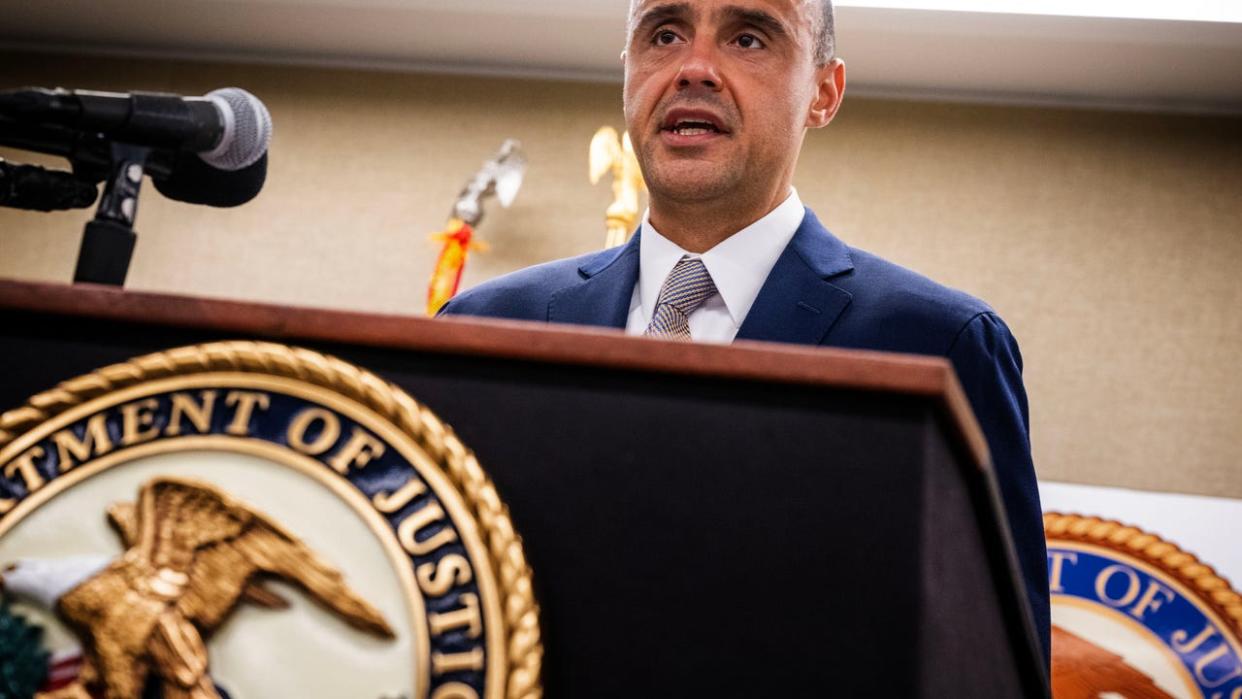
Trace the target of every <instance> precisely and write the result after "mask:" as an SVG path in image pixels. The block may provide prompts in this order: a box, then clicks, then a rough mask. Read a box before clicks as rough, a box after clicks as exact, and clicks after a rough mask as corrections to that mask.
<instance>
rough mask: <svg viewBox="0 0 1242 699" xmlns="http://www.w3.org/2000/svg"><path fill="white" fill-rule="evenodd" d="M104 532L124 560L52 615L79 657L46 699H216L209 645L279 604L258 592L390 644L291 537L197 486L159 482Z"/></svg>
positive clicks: (118, 512)
mask: <svg viewBox="0 0 1242 699" xmlns="http://www.w3.org/2000/svg"><path fill="white" fill-rule="evenodd" d="M108 517H109V521H110V522H111V523H112V525H113V526H114V527H115V528H116V530H117V532H118V533H119V534H120V536H121V538H122V540H123V541H124V543H125V546H126V551H125V553H124V554H122V555H121V556H120V557H119V558H116V559H115V560H112V561H111V562H110V563H108V564H107V565H106V566H105V567H104V568H103V569H102V570H99V571H98V572H96V573H94V574H93V575H91V576H90V577H88V578H86V579H85V580H84V581H82V582H80V583H78V584H77V585H75V586H73V587H71V588H70V589H68V591H67V592H65V593H64V594H63V595H61V596H60V598H59V600H57V602H56V611H57V612H59V614H60V615H61V616H62V617H63V618H64V619H65V620H66V621H67V622H68V623H69V625H70V626H71V627H72V628H73V629H74V630H75V632H76V633H77V634H78V636H79V638H80V639H81V641H82V645H83V666H82V672H81V675H80V676H79V678H78V680H77V681H76V682H75V683H73V684H71V685H69V686H68V687H65V688H63V689H60V690H57V691H55V692H50V693H47V694H43V695H41V696H42V697H44V698H46V699H65V698H67V697H75V698H84V697H90V696H102V697H105V698H107V699H129V698H132V697H138V696H141V695H142V693H143V688H144V686H146V684H147V683H148V682H153V683H157V684H158V685H159V686H160V688H161V690H162V696H163V697H165V698H166V699H212V698H215V697H219V693H218V692H217V691H216V688H215V685H214V684H213V683H212V681H211V679H210V677H209V675H208V657H207V655H208V654H207V647H206V640H207V639H208V638H210V637H211V635H212V633H213V632H214V631H215V630H216V629H217V628H219V627H220V625H221V624H222V623H223V622H224V621H225V620H226V619H227V618H228V616H229V614H230V613H231V612H232V611H233V610H234V609H235V608H236V607H237V605H238V604H239V603H240V602H241V601H242V600H243V599H245V600H247V601H251V602H254V603H256V604H260V605H263V606H267V607H284V606H287V603H286V602H285V601H284V600H283V599H282V598H280V597H279V596H278V595H276V594H275V593H273V592H271V591H269V590H268V589H266V588H264V587H263V585H262V583H263V580H264V579H265V578H266V579H271V578H275V579H280V580H284V581H287V582H289V583H292V584H294V585H296V586H298V587H300V588H301V589H302V590H304V591H305V592H306V593H307V594H308V595H309V596H310V597H311V598H312V599H314V600H315V601H316V602H317V603H319V604H320V605H322V606H323V607H324V608H326V609H327V610H329V611H331V612H333V613H335V614H336V615H338V616H340V617H341V618H342V619H343V620H344V621H345V622H347V623H348V624H350V625H351V626H354V627H356V628H358V629H360V630H362V631H364V632H366V633H369V634H373V635H375V636H379V637H382V638H392V637H394V634H393V631H392V629H391V628H390V627H389V625H388V623H387V622H386V621H385V620H384V617H383V616H382V615H381V614H380V613H379V612H378V611H377V610H376V609H375V608H373V607H372V606H371V605H370V604H368V603H367V602H366V601H365V600H363V599H362V597H360V596H359V595H358V594H357V593H356V592H354V591H353V590H351V589H350V587H349V586H348V585H347V584H346V582H345V578H344V576H343V575H342V574H341V572H340V571H339V570H337V569H336V568H333V567H332V566H330V565H329V564H327V563H326V562H324V561H323V560H322V559H321V558H320V557H319V556H318V555H316V554H315V553H314V552H313V551H312V550H311V549H310V548H308V547H307V546H306V545H305V544H303V543H302V542H301V541H300V540H299V539H298V538H297V537H295V536H293V535H292V534H290V533H289V532H287V531H285V530H284V529H283V528H282V527H280V526H279V525H278V524H276V523H275V522H273V521H271V520H270V519H268V518H267V517H265V516H264V515H263V514H261V513H259V512H257V511H255V510H254V509H252V508H250V507H248V506H246V505H244V504H242V503H240V502H238V501H237V500H235V499H233V498H231V497H230V496H228V495H226V494H225V493H224V492H222V491H220V490H219V489H217V488H215V487H213V486H211V485H208V484H206V483H203V482H199V481H194V480H188V479H178V478H166V477H165V478H158V479H155V480H152V481H150V482H148V483H147V484H145V485H144V486H143V487H142V488H141V489H140V491H139V495H138V501H137V503H134V504H128V503H121V504H117V505H113V506H112V507H111V508H109V511H108Z"/></svg>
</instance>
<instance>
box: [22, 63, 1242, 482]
mask: <svg viewBox="0 0 1242 699" xmlns="http://www.w3.org/2000/svg"><path fill="white" fill-rule="evenodd" d="M23 84H31V85H64V86H71V87H94V88H99V89H131V90H132V89H152V90H166V91H171V92H177V93H182V94H202V93H204V92H206V91H208V90H211V89H213V88H216V87H221V86H225V85H238V86H241V87H245V88H247V89H250V90H252V91H253V92H255V93H256V94H258V95H260V96H261V97H262V98H263V100H264V101H265V102H266V103H267V104H268V105H269V107H270V108H271V110H272V113H273V117H274V119H275V123H276V135H275V140H274V142H273V145H272V164H271V172H270V174H269V177H268V182H267V186H266V188H265V190H264V192H263V194H262V195H260V197H259V198H258V199H257V200H255V201H254V202H252V203H251V204H250V205H247V206H245V207H242V208H239V209H230V210H212V209H208V208H203V207H191V206H187V205H183V204H177V203H174V202H169V201H165V200H163V199H162V198H161V197H159V196H158V195H157V194H156V193H155V192H154V190H153V189H151V188H150V187H148V188H147V194H146V195H145V197H144V199H143V201H142V205H141V207H140V215H139V219H138V226H137V230H138V231H139V241H138V248H137V252H136V254H135V256H134V261H133V266H132V267H131V270H130V275H129V281H128V286H129V287H130V288H134V289H145V290H158V291H172V292H180V293H188V294H201V295H207V296H224V297H232V298H241V299H253V300H259V301H269V302H278V303H289V304H302V305H314V306H330V307H339V308H349V309H362V310H370V311H383V312H392V313H421V309H422V308H423V304H424V298H425V293H426V281H427V277H428V274H429V272H430V270H431V267H432V264H433V262H434V259H435V254H436V252H437V250H436V248H435V247H434V246H432V245H431V244H430V243H428V242H427V234H428V233H430V232H431V231H433V230H437V229H439V228H440V227H441V226H442V225H443V223H444V217H445V214H446V213H447V211H448V207H449V206H450V204H451V202H452V201H453V198H454V195H455V194H456V193H457V191H458V189H459V188H460V187H461V185H462V184H463V182H464V180H465V178H466V177H467V176H469V175H470V174H471V173H473V172H474V170H475V169H476V168H477V167H478V165H479V164H480V162H481V161H482V160H484V159H485V158H486V157H487V156H488V155H489V154H490V153H491V152H492V151H494V149H495V148H497V147H498V146H499V144H500V142H501V141H502V140H503V139H504V138H506V137H517V138H519V139H521V140H522V142H523V144H524V146H525V149H526V151H527V153H528V155H529V157H530V160H531V168H530V171H529V174H528V178H527V181H526V183H525V185H524V187H523V189H522V192H521V193H520V195H519V197H518V200H517V203H516V204H515V205H514V207H513V208H512V209H510V210H507V211H506V210H501V209H500V208H499V207H497V206H496V205H495V202H492V204H491V206H490V207H489V213H488V215H487V218H486V219H485V221H484V223H483V225H482V227H481V230H480V234H481V236H482V237H483V238H484V239H486V240H487V241H488V242H490V243H491V244H492V246H493V249H492V252H491V253H489V254H487V255H482V256H476V257H474V258H472V259H471V261H470V265H469V267H468V271H467V273H466V276H465V280H464V281H465V285H467V286H469V285H473V284H476V283H478V282H480V281H482V280H484V279H487V278H490V277H492V276H495V275H497V274H501V273H504V272H507V271H510V270H513V269H517V268H519V267H522V266H525V265H528V264H532V263H535V262H540V261H543V260H547V259H551V258H555V257H562V256H567V255H575V254H580V253H583V252H587V251H590V250H592V249H595V248H596V247H598V246H599V244H600V242H601V241H602V236H603V228H602V212H603V210H604V208H605V207H606V206H607V204H608V202H609V199H610V193H609V191H608V189H607V187H605V186H603V185H601V186H599V187H592V186H590V184H589V183H588V182H587V180H586V146H587V143H588V141H589V139H590V137H591V134H592V133H593V132H594V130H595V129H596V128H597V127H598V126H600V125H603V124H612V125H614V126H618V127H619V126H621V116H620V99H619V88H618V87H617V86H616V85H586V84H575V83H558V82H530V81H522V82H519V81H509V80H496V79H479V78H460V77H428V76H420V75H403V74H386V73H368V72H349V71H330V70H310V69H293V68H272V67H251V66H238V65H198V64H188V63H175V62H168V63H156V62H144V63H138V62H134V61H124V60H102V59H89V60H88V59H72V58H53V57H47V56H20V55H13V54H2V53H0V86H16V85H23ZM0 155H3V156H5V157H9V158H11V159H13V158H18V157H20V158H22V159H24V160H30V159H31V158H29V156H26V155H25V154H15V153H13V152H11V151H0ZM43 162H50V161H43ZM796 184H797V186H798V188H799V191H800V193H801V195H802V198H803V199H804V201H806V202H807V203H808V204H810V205H811V206H813V207H814V208H815V209H816V210H817V211H818V213H819V214H820V217H821V218H822V219H823V220H824V221H825V223H827V225H828V226H829V227H830V228H831V229H833V230H834V232H836V233H837V234H838V235H840V236H841V237H843V238H844V239H846V240H847V241H848V242H850V243H852V244H854V245H857V246H860V247H863V248H867V249H870V250H872V251H874V252H877V253H879V254H881V255H884V256H886V257H889V258H890V259H892V260H894V261H897V262H899V263H901V264H904V265H907V266H910V267H913V268H915V269H917V270H919V271H922V272H923V273H925V274H928V275H929V276H932V277H934V278H936V279H938V280H940V281H943V282H945V283H948V284H951V285H954V286H957V287H959V288H962V289H964V290H966V291H969V292H971V293H973V294H976V295H978V296H981V297H983V298H985V299H987V300H988V301H989V302H991V303H992V304H993V306H995V307H996V308H997V309H998V310H999V311H1000V312H1001V314H1002V315H1003V316H1004V317H1005V318H1006V319H1007V320H1008V322H1009V323H1010V325H1011V326H1012V327H1013V329H1014V332H1015V333H1016V334H1017V336H1018V338H1019V340H1020V341H1021V343H1022V348H1023V352H1024V355H1025V357H1026V368H1027V371H1026V377H1027V386H1028V390H1029V392H1030V394H1031V404H1032V421H1033V428H1032V431H1033V440H1034V449H1035V458H1036V465H1037V468H1038V470H1039V473H1040V475H1041V477H1043V478H1047V479H1055V480H1065V481H1073V482H1080V483H1093V484H1106V485H1118V486H1126V487H1133V488H1142V489H1152V490H1171V491H1180V492H1192V493H1203V494H1213V495H1227V496H1233V497H1242V370H1240V369H1239V367H1238V365H1237V360H1238V357H1239V356H1240V355H1242V281H1239V274H1238V270H1239V269H1240V268H1242V120H1238V119H1224V118H1201V117H1189V116H1159V115H1139V114H1115V113H1105V112H1087V111H1063V110H1052V109H1026V108H1008V107H984V106H949V105H939V104H928V103H903V102H891V101H874V100H865V99H850V100H847V102H846V104H845V107H844V110H843V112H842V113H841V116H840V117H839V119H838V120H837V122H836V123H834V124H833V125H832V126H831V127H830V128H828V129H827V130H824V131H820V132H815V133H813V134H811V136H810V137H809V138H808V141H807V146H806V148H805V150H804V153H803V159H802V164H801V167H800V170H799V174H798V178H797V182H796ZM87 218H88V214H87V213H61V214H55V215H44V214H30V213H19V212H14V211H9V210H0V277H12V278H19V279H34V280H54V281H68V280H69V279H70V276H71V274H72V269H73V264H74V260H75V257H76V254H77V245H78V242H79V237H80V234H81V229H82V224H83V223H84V222H85V220H86V219H87Z"/></svg>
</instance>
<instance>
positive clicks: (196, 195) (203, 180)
mask: <svg viewBox="0 0 1242 699" xmlns="http://www.w3.org/2000/svg"><path fill="white" fill-rule="evenodd" d="M151 179H152V182H154V184H155V188H156V189H157V190H159V192H160V194H163V195H164V196H166V197H168V198H169V199H173V200H175V201H181V202H185V203H187V204H205V205H207V206H216V207H229V206H241V205H242V204H245V203H246V202H248V201H250V200H251V199H254V198H255V197H256V196H258V194H259V190H261V189H263V182H264V180H266V179H267V153H261V154H259V157H258V159H257V160H255V161H254V162H253V163H251V164H250V165H247V166H245V167H243V168H241V169H239V170H233V171H229V170H222V169H220V168H215V167H212V166H211V165H208V164H207V163H205V162H203V161H202V160H201V159H200V158H199V154H197V153H189V152H186V151H181V152H178V153H177V154H176V156H175V160H174V162H173V164H172V166H171V168H170V171H169V175H168V176H167V177H162V178H159V179H157V178H156V177H155V176H152V178H151Z"/></svg>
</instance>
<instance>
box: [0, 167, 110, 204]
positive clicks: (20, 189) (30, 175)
mask: <svg viewBox="0 0 1242 699" xmlns="http://www.w3.org/2000/svg"><path fill="white" fill-rule="evenodd" d="M98 196H99V190H98V189H97V187H96V185H95V184H92V183H91V182H86V181H83V180H80V179H78V178H77V177H74V176H73V174H72V173H68V172H61V171H59V170H48V169H45V168H41V167H39V166H37V165H14V164H11V163H7V162H5V161H4V159H3V158H0V206H7V207H9V208H13V209H28V210H30V211H67V210H69V209H85V208H86V207H88V206H90V205H91V204H94V203H95V198H96V197H98Z"/></svg>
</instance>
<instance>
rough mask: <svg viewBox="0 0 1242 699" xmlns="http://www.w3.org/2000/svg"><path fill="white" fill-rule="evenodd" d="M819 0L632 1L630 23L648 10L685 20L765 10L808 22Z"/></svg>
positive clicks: (789, 18) (781, 16)
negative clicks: (681, 17)
mask: <svg viewBox="0 0 1242 699" xmlns="http://www.w3.org/2000/svg"><path fill="white" fill-rule="evenodd" d="M820 2H821V0H631V2H630V21H631V23H633V22H634V21H636V20H639V19H641V18H642V17H643V16H644V15H647V14H649V13H651V12H660V13H661V14H664V13H669V14H677V15H678V16H683V17H684V18H686V19H693V20H703V19H708V18H713V17H719V16H723V15H727V14H729V15H736V14H739V11H743V12H754V11H759V12H764V13H767V14H770V15H772V16H774V17H777V18H780V19H783V20H785V21H786V22H789V23H790V24H791V25H794V26H797V25H799V24H807V25H809V24H810V22H811V19H812V16H813V12H815V11H816V10H818V6H819V3H820Z"/></svg>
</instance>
